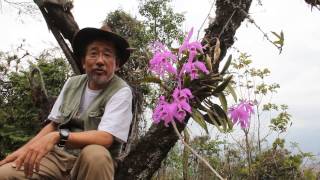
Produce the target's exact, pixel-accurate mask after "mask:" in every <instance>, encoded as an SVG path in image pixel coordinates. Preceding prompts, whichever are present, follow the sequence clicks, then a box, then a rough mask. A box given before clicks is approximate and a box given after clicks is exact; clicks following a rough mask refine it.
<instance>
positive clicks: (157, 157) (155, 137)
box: [35, 0, 252, 180]
mask: <svg viewBox="0 0 320 180" xmlns="http://www.w3.org/2000/svg"><path fill="white" fill-rule="evenodd" d="M47 1H48V3H43V1H41V2H42V3H39V0H38V1H37V0H35V2H36V3H37V5H38V6H39V8H40V9H41V8H44V10H45V11H44V12H45V15H46V16H47V17H45V19H46V22H47V24H48V27H49V28H50V29H51V28H52V27H54V28H56V29H57V31H58V32H60V33H61V34H62V35H63V36H64V37H65V38H66V39H67V40H69V42H72V37H73V35H74V34H75V33H76V32H77V31H78V29H79V28H78V25H77V23H76V22H75V20H74V18H73V16H72V14H71V12H70V11H69V10H68V9H65V6H64V5H63V4H61V5H59V4H55V3H50V2H49V0H47ZM50 1H52V0H50ZM45 2H46V1H45ZM251 2H252V0H217V1H216V17H215V21H213V22H212V23H211V24H210V25H209V27H208V28H207V29H206V30H205V32H206V33H205V37H204V41H203V44H208V47H207V50H206V53H208V54H209V55H210V56H211V57H212V59H213V48H214V45H215V43H216V38H219V39H220V42H221V56H220V57H219V61H218V62H217V63H216V64H214V70H215V72H218V68H219V63H220V62H221V60H222V59H223V57H224V56H225V54H226V52H227V49H228V48H230V47H231V46H232V45H233V43H234V35H235V33H236V30H237V29H238V28H239V27H240V25H241V22H242V21H243V20H244V19H245V18H246V16H247V13H248V11H249V8H250V5H251ZM88 3H89V2H88ZM76 64H77V66H78V68H79V69H81V64H80V63H79V61H76ZM188 119H189V117H187V118H186V121H185V124H179V123H178V124H177V125H178V129H179V131H180V132H181V131H182V130H183V129H184V128H185V126H186V124H187V122H188ZM177 141H178V137H177V135H176V134H175V132H174V130H173V128H172V127H171V126H170V127H165V126H164V125H163V124H159V125H152V126H151V127H150V129H149V130H148V132H147V133H146V134H145V135H144V136H143V137H141V138H140V139H139V140H138V142H137V143H136V144H135V145H133V146H131V151H130V152H129V153H128V154H127V156H126V157H124V158H122V159H121V160H120V161H119V163H118V168H117V171H116V174H115V179H116V180H117V179H118V180H126V179H128V180H129V179H130V180H132V179H151V177H152V175H153V174H154V173H155V172H156V171H157V170H158V169H159V168H160V166H161V162H162V160H163V159H165V158H166V156H167V154H168V152H169V151H170V149H171V148H172V147H173V146H174V145H175V143H176V142H177Z"/></svg>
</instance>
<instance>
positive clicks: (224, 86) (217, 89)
mask: <svg viewBox="0 0 320 180" xmlns="http://www.w3.org/2000/svg"><path fill="white" fill-rule="evenodd" d="M231 79H232V75H231V76H228V77H227V78H226V79H225V80H224V81H223V82H222V83H221V84H219V85H218V86H217V88H216V89H215V90H214V91H213V92H212V94H213V95H214V94H218V93H221V92H222V91H223V90H224V89H225V88H226V87H227V86H228V84H229V82H230V80H231Z"/></svg>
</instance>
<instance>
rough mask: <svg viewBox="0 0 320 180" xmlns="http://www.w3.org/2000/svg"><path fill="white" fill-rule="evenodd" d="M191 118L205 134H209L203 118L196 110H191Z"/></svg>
mask: <svg viewBox="0 0 320 180" xmlns="http://www.w3.org/2000/svg"><path fill="white" fill-rule="evenodd" d="M191 117H192V119H193V120H194V121H195V122H197V123H198V124H199V125H200V126H201V127H202V128H203V129H204V130H205V131H206V133H207V134H209V131H208V127H207V123H206V122H205V120H204V117H203V115H202V114H201V112H200V111H198V110H197V109H196V108H192V113H191Z"/></svg>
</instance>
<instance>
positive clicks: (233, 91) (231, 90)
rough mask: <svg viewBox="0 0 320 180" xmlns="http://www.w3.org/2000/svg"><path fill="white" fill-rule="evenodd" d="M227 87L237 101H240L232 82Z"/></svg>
mask: <svg viewBox="0 0 320 180" xmlns="http://www.w3.org/2000/svg"><path fill="white" fill-rule="evenodd" d="M227 89H228V90H229V92H230V94H231V95H232V97H233V99H234V101H235V102H238V98H237V94H236V92H235V90H234V88H233V87H232V86H231V84H228V86H227Z"/></svg>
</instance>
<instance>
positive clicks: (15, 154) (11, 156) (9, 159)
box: [0, 147, 26, 166]
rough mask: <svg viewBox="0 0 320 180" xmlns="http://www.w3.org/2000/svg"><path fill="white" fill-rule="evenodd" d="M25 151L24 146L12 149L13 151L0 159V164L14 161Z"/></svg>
mask: <svg viewBox="0 0 320 180" xmlns="http://www.w3.org/2000/svg"><path fill="white" fill-rule="evenodd" d="M25 151H26V148H25V147H21V148H19V149H18V150H16V151H14V152H13V153H11V154H9V155H8V156H7V157H6V158H5V159H3V160H2V161H0V166H2V165H4V164H7V163H10V162H13V161H15V160H16V159H17V158H18V157H19V156H21V155H22V154H24V153H25Z"/></svg>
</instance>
